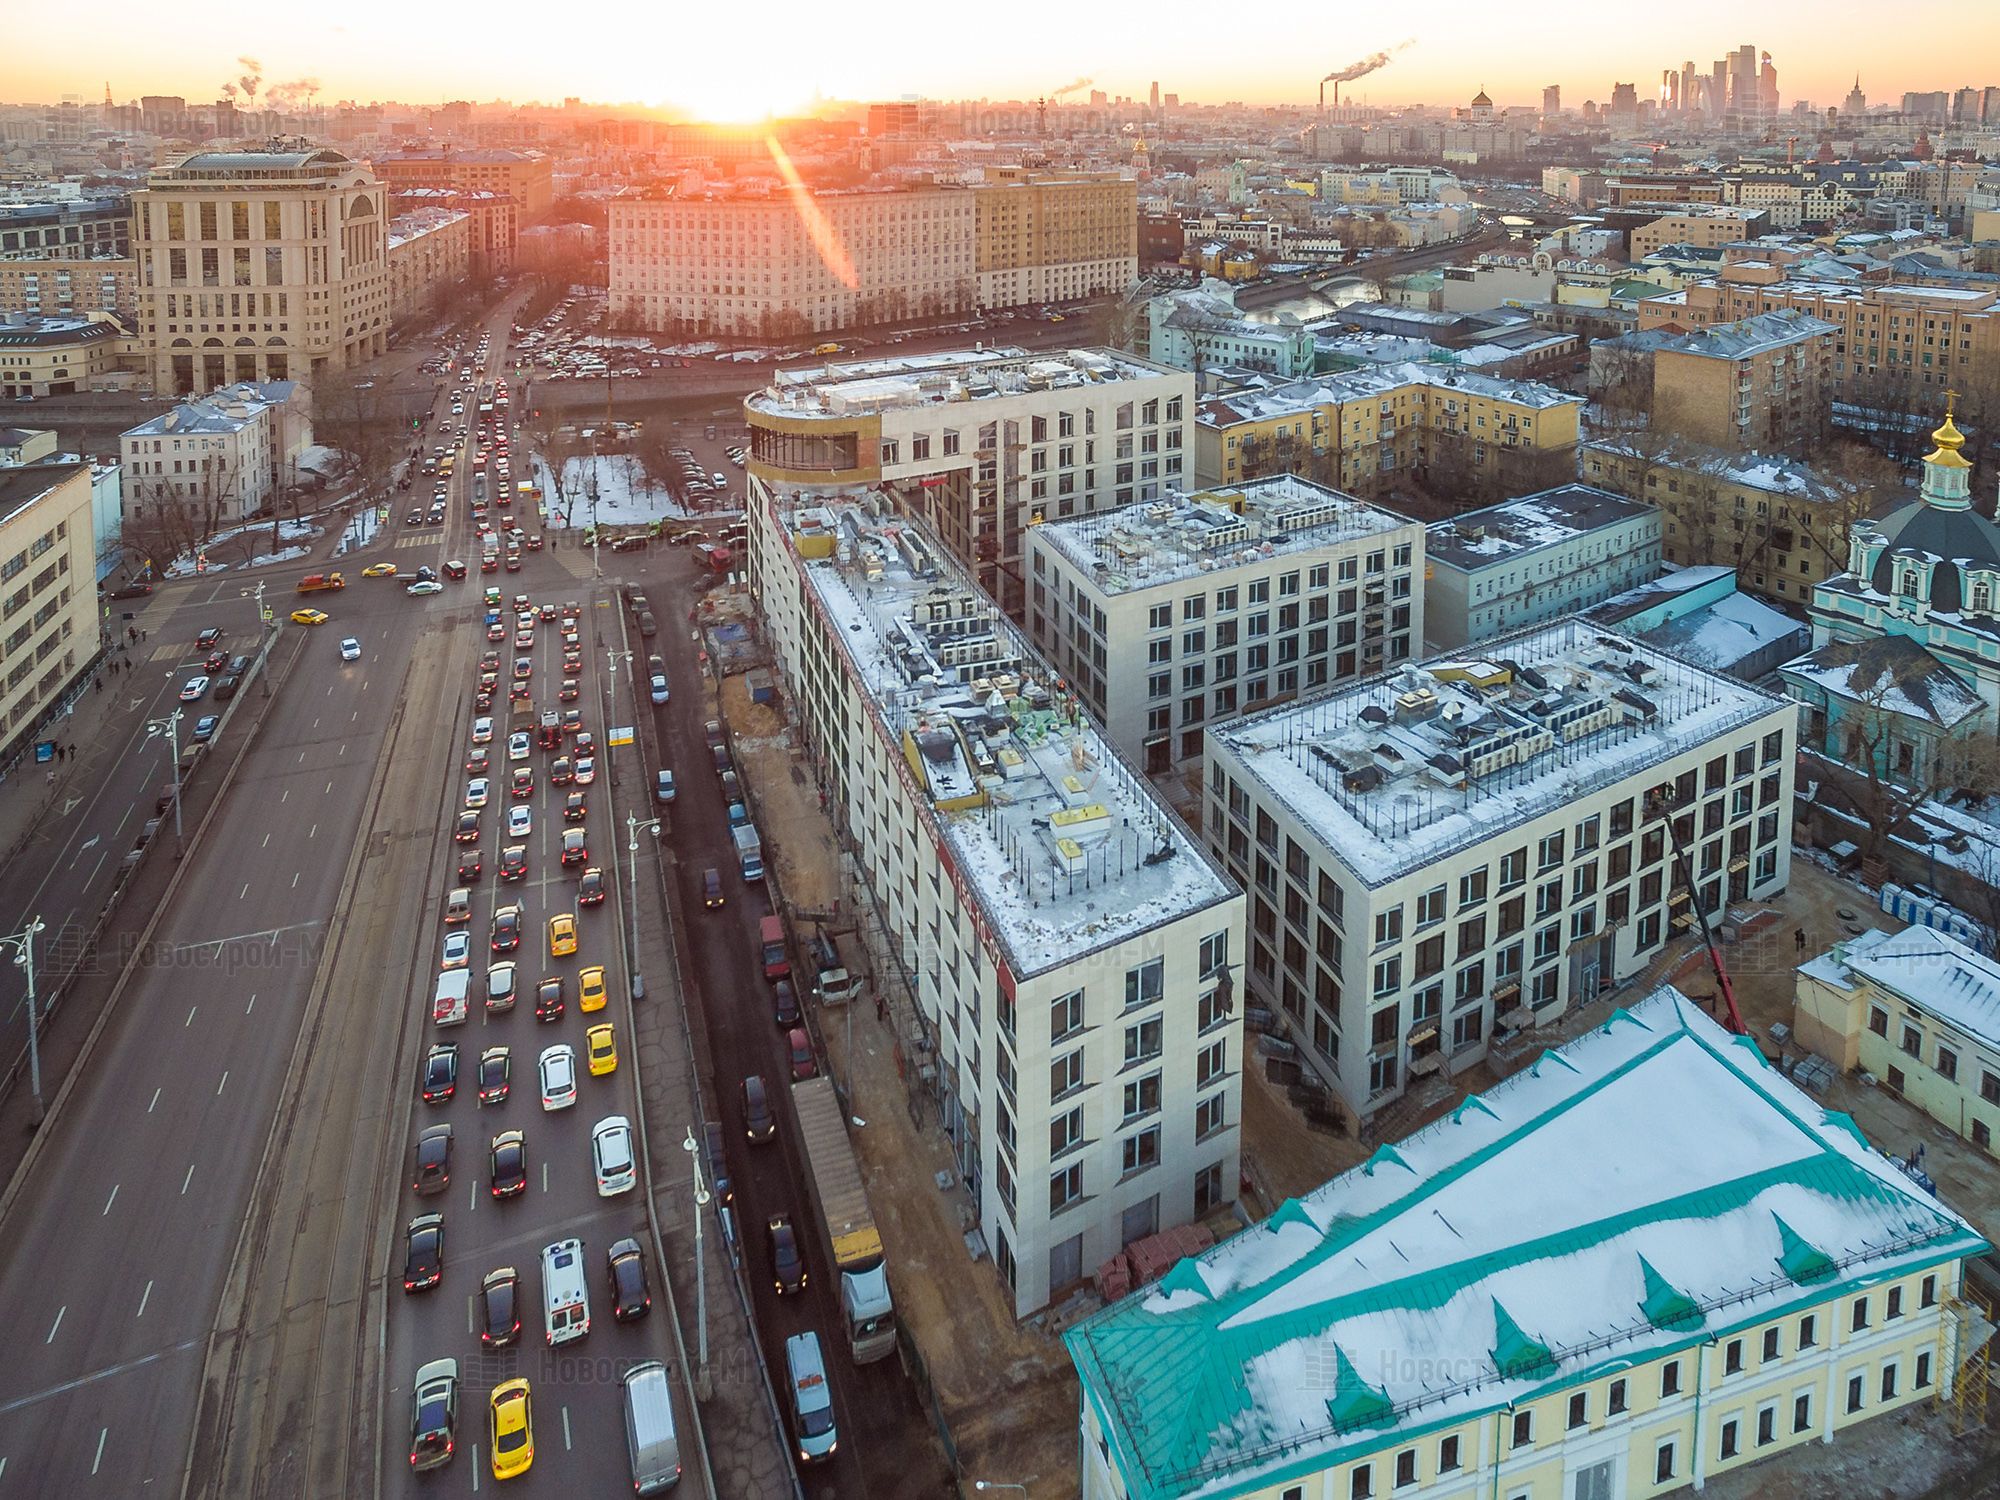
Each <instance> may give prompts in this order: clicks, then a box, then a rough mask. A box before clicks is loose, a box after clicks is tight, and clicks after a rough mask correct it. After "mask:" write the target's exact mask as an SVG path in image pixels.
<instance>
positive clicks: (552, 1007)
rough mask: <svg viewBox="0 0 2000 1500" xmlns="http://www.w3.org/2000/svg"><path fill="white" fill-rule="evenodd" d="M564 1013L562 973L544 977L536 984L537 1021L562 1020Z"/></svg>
mask: <svg viewBox="0 0 2000 1500" xmlns="http://www.w3.org/2000/svg"><path fill="white" fill-rule="evenodd" d="M562 1013H563V982H562V976H561V975H559V974H558V975H555V976H552V977H551V978H548V979H544V980H543V981H542V982H541V983H540V984H538V985H536V986H535V1019H536V1020H537V1021H560V1020H561V1019H562Z"/></svg>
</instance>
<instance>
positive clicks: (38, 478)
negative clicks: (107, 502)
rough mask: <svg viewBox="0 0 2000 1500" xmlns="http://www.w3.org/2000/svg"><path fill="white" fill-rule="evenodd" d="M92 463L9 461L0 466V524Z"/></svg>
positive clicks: (87, 469)
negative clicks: (13, 462)
mask: <svg viewBox="0 0 2000 1500" xmlns="http://www.w3.org/2000/svg"><path fill="white" fill-rule="evenodd" d="M89 470H90V465H89V464H86V463H82V462H75V463H40V464H10V465H8V466H6V467H4V468H0V526H4V525H6V524H7V523H8V522H9V521H11V520H13V519H14V518H15V517H16V516H18V515H20V514H21V512H22V511H24V510H26V509H27V508H28V507H29V506H31V505H33V504H34V503H35V502H36V501H37V500H39V499H41V498H42V497H43V496H44V495H46V494H48V493H49V492H50V491H52V490H53V489H55V488H56V486H57V485H59V484H62V483H63V482H64V481H65V480H67V479H69V478H70V477H71V476H72V475H75V474H84V473H88V472H89Z"/></svg>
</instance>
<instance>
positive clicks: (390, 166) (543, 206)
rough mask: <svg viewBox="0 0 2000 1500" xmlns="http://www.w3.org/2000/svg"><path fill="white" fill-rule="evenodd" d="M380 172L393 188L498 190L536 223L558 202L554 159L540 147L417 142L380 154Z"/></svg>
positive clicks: (525, 221)
mask: <svg viewBox="0 0 2000 1500" xmlns="http://www.w3.org/2000/svg"><path fill="white" fill-rule="evenodd" d="M374 167H375V171H376V174H377V175H378V176H379V177H381V179H382V180H383V181H384V182H386V183H387V184H388V185H389V189H390V191H391V192H401V191H403V190H405V189H408V188H446V189H449V190H451V191H453V192H469V193H497V194H499V195H501V196H503V197H508V198H512V199H513V200H514V201H515V202H516V203H518V204H519V205H520V206H521V222H522V223H523V224H532V223H534V222H535V221H536V220H538V219H540V218H541V217H542V216H543V215H544V214H546V213H547V212H548V211H549V209H550V208H551V207H552V206H553V205H554V203H555V197H556V193H555V162H554V160H553V159H552V158H550V157H548V156H545V155H543V154H542V153H541V152H539V151H512V150H508V149H506V148H505V147H497V146H496V147H477V148H472V149H468V150H451V149H443V148H430V149H425V148H417V149H413V150H409V151H394V152H385V153H383V154H382V155H380V156H378V157H376V158H375V161H374Z"/></svg>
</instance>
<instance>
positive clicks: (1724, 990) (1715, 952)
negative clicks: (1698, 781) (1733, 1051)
mask: <svg viewBox="0 0 2000 1500" xmlns="http://www.w3.org/2000/svg"><path fill="white" fill-rule="evenodd" d="M1646 810H1647V811H1648V812H1649V813H1654V814H1657V815H1658V816H1659V817H1660V818H1661V819H1662V820H1663V821H1664V822H1665V823H1666V825H1667V842H1668V844H1669V845H1671V846H1672V848H1673V851H1674V875H1675V877H1676V878H1677V879H1678V880H1679V882H1680V887H1681V889H1682V890H1684V891H1686V892H1687V898H1688V905H1689V906H1691V907H1693V908H1694V919H1695V921H1696V922H1698V923H1700V924H1701V940H1702V942H1703V943H1704V944H1706V945H1707V948H1708V967H1709V968H1710V969H1711V970H1712V971H1713V972H1714V974H1715V988H1716V993H1717V994H1718V995H1719V996H1720V997H1721V999H1722V1004H1723V1007H1724V1008H1725V1009H1726V1010H1727V1011H1728V1015H1726V1016H1717V1017H1716V1019H1717V1020H1719V1021H1721V1022H1722V1024H1723V1025H1724V1026H1726V1027H1728V1028H1729V1030H1730V1031H1731V1032H1733V1033H1734V1034H1735V1035H1737V1036H1748V1035H1749V1034H1750V1028H1749V1027H1747V1026H1745V1025H1744V1024H1743V1012H1742V1011H1740V1010H1738V1009H1737V1008H1736V986H1735V985H1733V984H1731V983H1730V982H1729V970H1728V969H1727V968H1726V967H1724V965H1723V962H1722V950H1721V948H1719V947H1717V946H1716V941H1715V929H1714V928H1712V927H1710V926H1709V925H1708V913H1707V912H1705V911H1703V910H1702V908H1701V896H1700V894H1699V893H1698V892H1697V891H1696V890H1695V888H1694V871H1693V870H1691V869H1689V868H1688V857H1687V849H1686V848H1685V847H1684V846H1683V845H1682V843H1681V836H1680V832H1679V830H1677V829H1676V828H1675V827H1674V817H1673V813H1674V803H1673V795H1672V792H1671V790H1670V789H1669V788H1667V787H1664V786H1663V787H1659V788H1656V789H1655V790H1654V791H1653V792H1652V793H1650V794H1649V795H1648V796H1647V798H1646Z"/></svg>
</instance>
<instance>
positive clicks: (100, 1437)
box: [90, 1427, 111, 1474]
mask: <svg viewBox="0 0 2000 1500" xmlns="http://www.w3.org/2000/svg"><path fill="white" fill-rule="evenodd" d="M110 1433H111V1429H110V1428H109V1427H100V1428H98V1429H97V1456H96V1457H95V1458H93V1459H92V1460H91V1461H90V1472H91V1473H93V1474H95V1473H96V1472H97V1471H98V1469H100V1468H101V1467H103V1464H104V1440H105V1438H106V1437H108V1436H109V1435H110Z"/></svg>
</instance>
